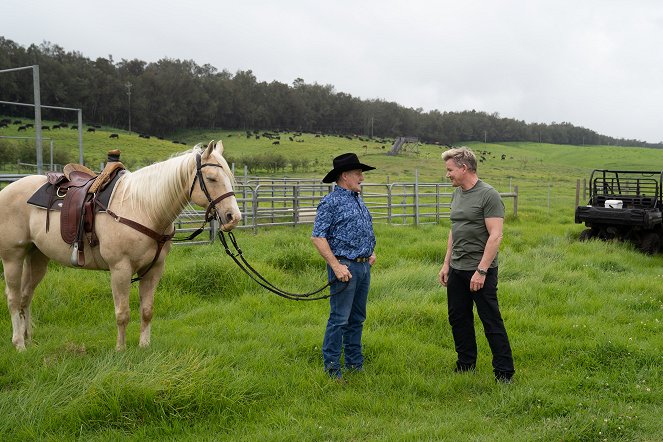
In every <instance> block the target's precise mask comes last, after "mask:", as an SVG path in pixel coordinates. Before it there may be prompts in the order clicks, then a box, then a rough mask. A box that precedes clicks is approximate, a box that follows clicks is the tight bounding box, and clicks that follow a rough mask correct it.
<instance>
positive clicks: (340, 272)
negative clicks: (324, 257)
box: [332, 262, 352, 282]
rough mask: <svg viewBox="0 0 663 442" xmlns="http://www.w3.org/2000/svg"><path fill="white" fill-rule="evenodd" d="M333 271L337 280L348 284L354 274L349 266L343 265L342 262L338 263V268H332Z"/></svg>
mask: <svg viewBox="0 0 663 442" xmlns="http://www.w3.org/2000/svg"><path fill="white" fill-rule="evenodd" d="M332 270H333V271H334V274H335V275H336V279H338V280H339V281H341V282H347V281H349V280H350V279H351V278H352V273H350V269H348V266H346V265H344V264H341V263H340V262H339V263H338V265H337V266H334V267H332Z"/></svg>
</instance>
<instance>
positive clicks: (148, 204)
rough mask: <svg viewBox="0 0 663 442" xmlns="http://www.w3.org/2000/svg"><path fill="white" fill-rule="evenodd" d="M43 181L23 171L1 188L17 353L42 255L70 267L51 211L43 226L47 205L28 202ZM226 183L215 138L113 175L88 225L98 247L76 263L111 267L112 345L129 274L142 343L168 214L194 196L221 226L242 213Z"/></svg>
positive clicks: (146, 340)
mask: <svg viewBox="0 0 663 442" xmlns="http://www.w3.org/2000/svg"><path fill="white" fill-rule="evenodd" d="M46 182H47V178H46V176H43V175H29V176H27V177H24V178H21V179H19V180H18V181H15V182H13V183H11V184H9V185H8V186H7V187H5V188H4V189H2V191H0V232H1V235H0V258H1V259H2V264H3V267H4V276H5V294H6V296H7V306H8V308H9V314H10V316H11V322H12V343H13V345H14V346H15V347H16V349H17V350H18V351H23V350H25V348H26V343H27V344H29V343H30V341H31V339H32V324H31V311H30V304H31V302H32V298H33V295H34V291H35V288H36V287H37V285H38V284H39V282H40V281H41V280H42V278H43V277H44V275H45V274H46V270H47V264H48V262H49V260H53V261H57V262H59V263H60V264H62V265H64V266H68V267H73V266H74V265H75V263H73V262H72V260H71V259H70V258H71V255H72V253H71V246H70V245H69V244H67V243H66V242H65V241H64V240H63V239H62V236H61V234H60V217H59V216H55V215H56V214H57V213H56V212H51V214H50V228H46V219H47V210H46V209H43V208H39V207H35V206H32V205H29V204H27V201H28V199H29V198H30V197H31V195H33V194H34V193H35V191H37V189H39V188H40V187H41V186H43V185H44V184H45V183H46ZM233 184H234V178H233V175H232V172H231V170H230V168H229V167H228V163H227V162H226V160H225V159H224V158H223V144H222V143H221V142H220V141H219V142H217V143H216V144H215V143H214V141H212V142H210V143H209V145H208V146H207V147H205V146H204V145H201V144H198V145H196V146H195V147H194V148H193V149H192V150H190V151H187V152H183V153H181V154H179V155H175V156H173V157H171V158H169V159H167V160H165V161H162V162H159V163H154V164H152V165H150V166H147V167H144V168H142V169H139V170H137V171H135V172H128V171H126V172H125V173H124V174H123V175H122V176H121V177H120V178H119V179H118V181H117V184H116V187H115V189H114V191H113V196H112V198H111V200H110V204H109V205H108V207H107V208H105V209H107V210H106V212H105V213H104V212H99V213H97V214H96V218H95V223H94V229H95V233H96V235H97V237H98V245H96V246H94V247H87V248H85V252H84V253H85V260H84V265H83V267H81V268H84V269H88V270H106V271H110V274H111V278H110V279H111V289H112V294H113V301H114V304H115V320H116V323H117V344H116V350H118V351H121V350H124V349H126V327H127V324H128V322H129V289H130V286H131V283H132V276H133V275H134V274H138V275H140V282H139V289H138V290H139V295H140V318H141V325H140V340H139V346H140V347H147V346H149V344H150V324H151V320H152V309H153V303H154V291H155V288H156V286H157V284H158V282H159V279H160V278H161V275H162V274H163V271H164V264H165V258H166V255H167V254H168V252H169V251H170V249H171V246H172V241H170V239H171V238H172V234H173V233H174V225H173V222H174V221H175V218H176V217H177V216H178V215H179V214H180V212H181V211H182V210H183V209H184V207H186V206H187V205H188V204H189V203H191V202H193V203H195V204H197V205H199V206H201V207H205V208H206V218H208V219H211V218H212V217H216V218H217V219H218V220H219V222H220V224H221V229H222V230H224V231H230V230H232V229H233V228H234V227H236V226H237V224H238V223H239V221H240V220H241V218H242V215H241V212H240V210H239V207H238V206H237V200H236V199H235V197H234V192H233ZM54 213H55V215H54ZM127 220H130V221H129V222H126V221H127ZM123 221H124V222H123ZM131 222H133V224H134V225H133V226H132V225H131ZM136 225H138V226H139V227H142V228H137V227H136ZM149 231H151V234H150V235H148V233H149ZM146 232H147V233H146ZM159 235H162V236H161V237H162V238H164V239H165V240H164V241H162V242H161V243H159V241H157V240H155V239H156V238H158V237H159Z"/></svg>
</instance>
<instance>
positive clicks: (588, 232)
mask: <svg viewBox="0 0 663 442" xmlns="http://www.w3.org/2000/svg"><path fill="white" fill-rule="evenodd" d="M594 236H596V235H595V234H594V231H593V230H592V229H585V230H583V231H582V232H580V236H579V237H578V239H579V240H580V241H587V240H588V239H592V238H594Z"/></svg>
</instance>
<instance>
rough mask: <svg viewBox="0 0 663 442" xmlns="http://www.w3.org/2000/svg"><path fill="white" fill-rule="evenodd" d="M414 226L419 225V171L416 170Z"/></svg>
mask: <svg viewBox="0 0 663 442" xmlns="http://www.w3.org/2000/svg"><path fill="white" fill-rule="evenodd" d="M414 225H415V226H418V225H419V169H414Z"/></svg>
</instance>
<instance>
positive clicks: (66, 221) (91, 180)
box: [28, 161, 124, 266]
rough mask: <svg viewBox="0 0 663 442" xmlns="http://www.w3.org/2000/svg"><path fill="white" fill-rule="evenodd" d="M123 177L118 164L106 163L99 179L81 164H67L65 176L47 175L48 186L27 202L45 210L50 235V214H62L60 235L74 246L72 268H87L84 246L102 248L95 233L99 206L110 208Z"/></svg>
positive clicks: (50, 173)
mask: <svg viewBox="0 0 663 442" xmlns="http://www.w3.org/2000/svg"><path fill="white" fill-rule="evenodd" d="M122 173H124V166H123V165H122V163H120V162H119V161H114V162H109V163H107V164H106V167H105V168H104V170H103V172H102V173H101V174H100V175H97V174H96V173H94V172H93V171H91V170H90V169H88V168H87V167H85V166H82V165H80V164H67V165H66V166H65V167H64V169H63V172H48V173H47V174H46V177H47V180H48V182H47V183H46V184H44V185H43V186H42V187H41V188H40V189H39V190H38V191H37V192H35V194H33V195H32V196H31V197H30V199H29V200H28V204H33V205H36V206H39V207H45V208H46V210H47V212H46V231H47V232H48V229H49V222H50V212H51V210H60V235H61V236H62V239H63V241H64V242H66V243H67V244H71V245H72V246H73V249H72V254H71V264H72V265H74V266H84V265H85V254H84V247H85V242H87V243H88V244H89V245H90V246H91V247H95V246H96V245H98V244H99V240H98V238H97V235H96V233H95V230H94V220H95V214H96V213H97V212H99V211H100V210H101V209H100V205H99V204H98V202H99V201H101V202H102V206H101V207H107V206H108V204H109V201H110V196H111V193H112V189H113V188H114V187H115V184H116V183H117V180H118V179H119V178H120V176H121V175H122Z"/></svg>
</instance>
